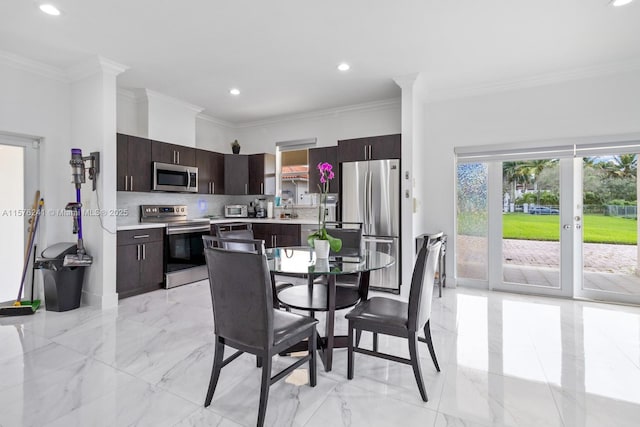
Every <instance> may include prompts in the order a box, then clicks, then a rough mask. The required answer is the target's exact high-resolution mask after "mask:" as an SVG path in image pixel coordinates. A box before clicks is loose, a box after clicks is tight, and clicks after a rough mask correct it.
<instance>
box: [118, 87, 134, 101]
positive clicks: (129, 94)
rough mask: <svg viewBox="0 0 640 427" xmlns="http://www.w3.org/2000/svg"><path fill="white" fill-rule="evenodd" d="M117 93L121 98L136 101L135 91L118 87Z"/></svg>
mask: <svg viewBox="0 0 640 427" xmlns="http://www.w3.org/2000/svg"><path fill="white" fill-rule="evenodd" d="M117 93H118V96H120V97H122V98H127V99H130V100H131V101H133V102H138V97H137V96H136V94H135V92H134V91H132V90H129V89H124V88H121V87H119V88H118V89H117Z"/></svg>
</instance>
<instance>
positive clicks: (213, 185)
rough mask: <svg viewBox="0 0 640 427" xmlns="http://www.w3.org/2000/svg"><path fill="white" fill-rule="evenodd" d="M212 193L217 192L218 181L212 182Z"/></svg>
mask: <svg viewBox="0 0 640 427" xmlns="http://www.w3.org/2000/svg"><path fill="white" fill-rule="evenodd" d="M211 194H216V183H215V181H214V182H211Z"/></svg>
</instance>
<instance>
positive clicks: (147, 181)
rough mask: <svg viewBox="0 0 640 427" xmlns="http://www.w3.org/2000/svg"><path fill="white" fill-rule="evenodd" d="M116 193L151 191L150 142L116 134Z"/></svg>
mask: <svg viewBox="0 0 640 427" xmlns="http://www.w3.org/2000/svg"><path fill="white" fill-rule="evenodd" d="M117 150H118V154H117V184H116V190H117V191H151V141H149V140H148V139H145V138H139V137H137V136H130V135H123V134H121V133H119V134H117Z"/></svg>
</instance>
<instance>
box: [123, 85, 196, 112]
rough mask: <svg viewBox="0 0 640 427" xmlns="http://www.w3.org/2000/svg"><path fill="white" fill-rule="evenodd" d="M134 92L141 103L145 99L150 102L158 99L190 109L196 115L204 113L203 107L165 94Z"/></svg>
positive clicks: (137, 90) (139, 90)
mask: <svg viewBox="0 0 640 427" xmlns="http://www.w3.org/2000/svg"><path fill="white" fill-rule="evenodd" d="M134 92H135V93H136V94H137V97H138V100H139V102H140V101H144V100H145V98H146V100H147V101H149V100H151V99H157V100H160V101H164V102H169V103H171V104H174V105H177V106H179V107H182V108H186V109H189V110H191V111H192V112H194V113H195V114H200V113H201V112H202V111H204V108H203V107H199V106H197V105H194V104H190V103H188V102H185V101H182V100H180V99H177V98H173V97H171V96H169V95H165V94H163V93H160V92H156V91H153V90H151V89H135V90H134Z"/></svg>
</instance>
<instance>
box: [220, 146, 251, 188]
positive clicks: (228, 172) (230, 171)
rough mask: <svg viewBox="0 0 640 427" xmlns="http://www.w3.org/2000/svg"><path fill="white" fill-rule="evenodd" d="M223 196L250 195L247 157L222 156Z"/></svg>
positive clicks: (242, 155) (235, 155) (240, 155)
mask: <svg viewBox="0 0 640 427" xmlns="http://www.w3.org/2000/svg"><path fill="white" fill-rule="evenodd" d="M224 194H250V193H249V156H246V155H244V154H225V155H224Z"/></svg>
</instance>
